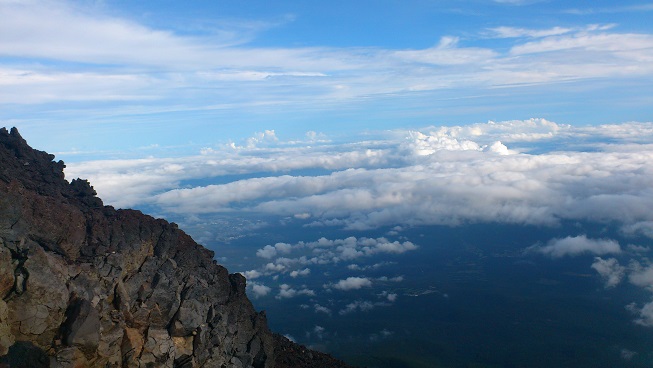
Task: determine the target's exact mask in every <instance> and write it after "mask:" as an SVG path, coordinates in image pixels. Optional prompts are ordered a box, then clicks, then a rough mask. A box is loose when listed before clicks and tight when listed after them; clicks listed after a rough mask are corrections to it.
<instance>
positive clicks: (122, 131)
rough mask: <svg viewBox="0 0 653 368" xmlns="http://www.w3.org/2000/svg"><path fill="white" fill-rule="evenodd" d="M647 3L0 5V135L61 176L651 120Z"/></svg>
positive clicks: (455, 0)
mask: <svg viewBox="0 0 653 368" xmlns="http://www.w3.org/2000/svg"><path fill="white" fill-rule="evenodd" d="M652 12H653V3H651V2H646V1H620V2H619V3H615V2H612V1H593V2H591V4H588V3H587V2H585V1H537V0H532V1H529V0H524V1H518V0H515V1H508V0H496V1H492V0H487V1H484V0H451V1H427V0H420V1H391V0H384V1H355V2H351V1H330V2H300V1H275V2H274V3H273V4H272V3H270V2H267V1H247V2H243V1H193V2H190V3H188V2H186V3H179V2H175V1H156V2H154V1H139V2H134V1H70V2H68V1H50V0H46V1H30V0H26V1H14V0H2V2H1V3H0V16H2V19H3V22H2V24H0V77H1V78H0V122H1V123H2V124H3V125H6V126H18V127H19V129H20V130H21V131H22V132H24V133H26V134H27V135H28V136H29V137H31V141H32V142H34V143H35V144H36V145H38V146H39V147H41V148H43V149H46V150H48V151H50V152H55V153H57V154H58V156H59V157H61V158H65V159H66V161H71V160H74V161H80V160H84V159H86V158H88V157H90V156H92V155H95V156H94V157H118V156H121V157H124V156H128V157H136V156H139V155H140V156H146V155H147V154H149V153H155V152H159V151H162V152H165V154H167V155H179V154H187V153H189V152H191V151H192V150H195V151H197V150H198V149H200V148H202V146H205V145H210V144H215V143H224V142H228V141H230V140H231V141H236V142H240V141H242V140H245V139H247V137H250V136H251V135H252V134H254V133H256V132H263V131H265V130H274V131H275V132H276V133H277V134H278V135H280V136H282V137H285V138H286V139H298V138H301V137H303V136H304V134H306V133H307V132H318V133H324V134H329V135H331V136H337V137H340V138H343V139H344V138H347V137H350V136H351V135H352V134H357V133H360V132H365V131H379V130H387V129H394V128H406V127H412V128H419V127H424V126H430V125H465V124H473V123H482V122H487V121H490V120H492V121H504V120H514V119H519V120H524V119H530V118H544V119H548V120H551V121H555V122H556V123H561V124H572V125H596V124H607V123H619V122H629V121H639V122H643V121H649V120H650V115H651V107H650V106H651V105H652V103H651V102H653V101H652V100H653V89H652V88H650V86H651V85H652V84H651V81H652V74H653V67H652V65H653V63H652V62H651V61H652V60H653V51H652V46H653V35H652V30H651V25H650V21H649V20H650V16H651V13H652Z"/></svg>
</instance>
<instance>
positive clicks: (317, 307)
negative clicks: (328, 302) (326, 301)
mask: <svg viewBox="0 0 653 368" xmlns="http://www.w3.org/2000/svg"><path fill="white" fill-rule="evenodd" d="M313 308H314V309H315V313H324V314H326V315H329V316H330V315H331V309H329V308H327V307H325V306H322V305H319V304H317V303H316V304H315V305H313Z"/></svg>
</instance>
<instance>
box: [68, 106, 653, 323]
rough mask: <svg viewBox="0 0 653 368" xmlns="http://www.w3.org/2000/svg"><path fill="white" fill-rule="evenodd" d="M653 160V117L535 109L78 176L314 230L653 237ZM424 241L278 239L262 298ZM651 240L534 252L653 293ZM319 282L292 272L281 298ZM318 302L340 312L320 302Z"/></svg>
mask: <svg viewBox="0 0 653 368" xmlns="http://www.w3.org/2000/svg"><path fill="white" fill-rule="evenodd" d="M652 162H653V123H650V122H628V123H620V124H610V125H588V126H572V125H563V124H557V123H555V122H552V121H548V120H546V119H529V120H516V121H503V122H488V123H479V124H472V125H466V126H432V127H425V128H420V129H411V130H401V129H399V130H389V131H379V132H374V133H370V132H367V133H365V134H363V133H361V135H359V136H355V137H349V139H347V140H344V139H340V140H335V139H332V138H330V137H328V136H325V135H323V134H320V133H316V132H308V133H307V135H306V138H305V139H303V140H299V141H285V140H283V139H282V138H280V137H279V135H278V134H277V132H275V131H273V130H268V131H264V132H261V133H257V134H255V135H254V136H253V137H251V138H250V139H248V140H246V141H244V142H231V143H229V144H226V145H215V146H213V147H206V148H203V149H202V150H201V151H200V152H197V154H195V155H192V156H184V157H168V158H165V157H150V158H140V159H133V160H105V161H89V162H80V163H72V164H69V165H68V167H67V168H66V176H67V177H68V178H75V177H82V178H88V179H89V180H90V181H91V182H92V184H93V186H94V187H95V189H96V190H97V191H98V193H99V195H100V196H101V197H102V198H103V199H104V200H105V202H106V203H107V204H111V205H114V206H117V207H137V208H138V207H143V206H147V207H148V208H154V209H156V211H157V212H158V213H160V214H175V215H176V216H180V217H183V218H185V219H186V221H187V222H189V223H191V222H193V221H195V222H199V221H202V219H203V218H205V217H207V216H212V215H215V214H221V215H226V216H228V215H230V214H237V215H238V216H239V217H243V216H245V217H246V216H247V215H248V214H251V215H261V214H263V215H266V216H271V217H277V218H279V219H285V220H284V221H295V222H301V223H302V224H303V226H304V227H305V228H307V229H310V228H316V227H317V228H324V227H331V228H341V229H348V230H356V231H365V230H370V229H379V228H385V227H387V228H388V229H392V230H391V231H390V232H389V233H388V234H397V233H400V232H401V229H403V228H406V227H414V226H423V225H449V226H463V225H465V224H470V223H500V224H513V225H540V226H551V227H553V226H558V225H559V224H560V223H561V222H564V221H584V222H594V223H605V224H612V225H615V224H616V225H617V227H618V228H619V229H620V232H621V233H622V235H623V236H624V237H625V238H628V237H629V236H632V237H639V238H642V237H644V238H648V239H653V211H651V208H653V185H652V183H653V165H652V164H651V163H652ZM419 246H420V245H419V244H413V243H412V242H410V241H405V240H404V241H399V240H393V239H386V238H366V237H364V236H359V237H350V238H344V239H326V238H321V239H319V238H315V239H310V240H307V241H305V242H298V243H294V244H287V243H276V244H269V245H266V246H265V247H262V248H260V249H259V250H258V251H257V253H256V256H257V257H258V258H259V259H261V261H262V263H261V267H260V268H258V269H252V270H248V271H243V273H244V274H245V275H246V276H247V277H248V278H249V279H250V280H251V282H250V283H249V290H250V293H252V295H253V296H255V297H262V296H267V295H272V294H273V293H272V288H270V287H269V286H267V285H264V284H263V283H262V282H259V281H258V280H257V278H258V277H262V276H266V277H273V276H274V275H286V276H290V277H291V278H292V279H298V278H301V277H303V276H307V275H309V274H310V272H311V267H312V266H314V265H324V264H341V265H343V267H344V266H345V265H346V266H347V267H349V270H351V271H358V272H361V271H363V270H364V269H365V267H372V266H373V265H364V264H363V265H361V264H357V263H356V261H357V260H359V259H363V258H365V257H369V256H371V255H385V256H387V257H388V259H390V258H391V257H392V256H393V255H396V254H400V253H403V252H409V251H414V250H415V249H418V248H419ZM648 251H649V247H648V244H619V242H618V241H617V240H614V239H594V238H590V237H588V236H586V234H582V233H581V234H578V235H577V236H570V237H566V238H564V237H563V238H559V239H548V240H547V242H545V243H543V244H537V245H533V246H531V247H527V248H526V249H525V253H537V254H541V255H542V256H546V257H552V258H562V257H574V256H578V255H583V254H584V255H587V254H590V255H595V256H596V258H595V259H594V262H593V263H592V264H591V265H588V268H589V267H591V268H592V269H594V270H595V271H596V273H597V275H598V276H597V277H601V278H602V279H603V280H604V281H605V286H606V288H613V287H617V286H618V285H619V284H620V283H622V282H625V281H626V280H627V281H628V282H630V283H631V284H633V285H636V286H640V287H642V288H644V289H647V290H650V291H652V292H653V265H652V264H651V262H650V261H649V260H648V258H647V254H648ZM615 256H619V257H620V258H619V259H617V258H614V257H615ZM357 268H358V269H357ZM393 277H394V278H395V281H396V282H401V277H400V276H399V275H394V276H393ZM390 278H392V276H391V277H386V280H383V282H388V280H389V279H390ZM377 282H378V280H376V279H373V278H370V277H365V276H364V275H362V274H361V275H354V276H351V277H348V278H344V279H339V280H332V281H329V282H327V283H325V284H324V285H323V286H322V290H323V291H332V290H339V291H349V290H358V289H361V288H368V287H370V286H372V285H373V284H375V283H377ZM318 292H320V291H319V290H314V289H310V288H308V287H306V285H296V286H293V285H290V284H288V283H283V284H281V285H279V286H278V291H277V292H276V293H275V294H276V295H275V296H276V298H278V299H284V298H292V297H295V296H298V295H306V296H311V295H315V293H318ZM384 292H385V295H380V296H379V298H378V300H376V301H368V300H354V301H352V302H351V303H350V304H348V305H347V306H345V307H344V308H342V309H341V310H340V311H339V313H340V314H346V313H351V312H354V311H356V310H359V311H360V310H365V309H366V308H373V307H375V306H376V305H383V304H386V303H392V302H393V301H394V300H395V299H396V295H395V294H391V293H389V292H388V291H387V290H386V291H384ZM375 303H376V304H375ZM312 308H314V309H315V311H316V313H328V314H331V313H332V311H331V309H329V308H327V307H326V306H322V305H320V304H317V303H316V304H314V305H313V306H312ZM628 308H629V310H631V311H632V312H633V313H634V314H635V315H636V316H635V317H636V319H635V321H636V322H637V323H639V324H642V325H646V326H653V302H651V303H648V304H645V305H641V306H638V305H635V304H631V305H629V306H628Z"/></svg>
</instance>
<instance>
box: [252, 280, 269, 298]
mask: <svg viewBox="0 0 653 368" xmlns="http://www.w3.org/2000/svg"><path fill="white" fill-rule="evenodd" d="M247 289H248V290H250V291H251V295H252V296H253V297H254V298H259V297H263V296H266V295H268V294H269V293H270V291H272V289H271V288H270V287H268V286H265V285H263V284H261V283H257V282H248V283H247Z"/></svg>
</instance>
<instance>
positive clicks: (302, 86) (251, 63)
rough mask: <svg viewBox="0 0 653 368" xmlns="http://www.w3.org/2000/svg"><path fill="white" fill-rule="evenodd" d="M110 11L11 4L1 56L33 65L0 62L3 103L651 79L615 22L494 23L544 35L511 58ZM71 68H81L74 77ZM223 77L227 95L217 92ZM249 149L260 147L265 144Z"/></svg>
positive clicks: (161, 102)
mask: <svg viewBox="0 0 653 368" xmlns="http://www.w3.org/2000/svg"><path fill="white" fill-rule="evenodd" d="M501 1H503V2H504V3H510V4H524V3H530V2H532V1H525V0H501ZM108 8H109V7H101V6H92V5H89V4H88V3H83V4H82V3H71V2H64V1H38V2H37V1H24V2H4V3H3V6H2V7H1V8H0V18H1V19H3V20H5V21H4V22H2V24H0V51H1V52H2V54H3V56H6V57H8V58H9V59H13V60H26V62H22V63H16V62H15V61H14V62H13V63H11V64H10V63H6V64H2V66H1V68H2V69H1V70H2V71H0V74H2V75H3V76H7V78H0V83H4V84H6V85H7V86H8V88H6V90H7V91H11V93H3V94H1V95H0V99H1V100H2V101H3V102H5V103H7V102H11V103H18V104H21V103H24V104H33V103H35V104H38V103H44V102H48V103H50V102H56V101H59V102H61V101H69V100H75V101H86V102H88V101H100V103H97V104H93V105H92V106H94V107H95V108H97V109H99V110H101V111H100V112H98V111H93V116H96V115H109V114H115V112H114V111H113V110H114V109H115V106H109V107H106V106H104V104H103V103H104V102H105V101H109V100H132V101H144V100H145V101H149V102H151V105H149V104H148V106H146V107H147V109H148V110H149V109H151V113H153V114H154V113H157V112H159V111H174V110H177V111H189V110H195V111H210V110H211V109H238V108H242V107H243V106H270V105H282V106H289V105H290V103H295V104H297V103H299V102H301V103H304V104H320V106H322V105H323V104H324V102H325V101H331V102H334V101H341V100H343V99H359V98H361V97H365V98H370V97H376V96H383V97H385V96H388V95H389V94H397V93H400V94H403V93H412V92H415V91H417V92H419V91H431V90H442V89H449V88H462V89H464V88H470V87H474V88H478V87H481V88H487V87H497V86H505V85H513V84H521V85H523V84H539V83H555V82H560V81H578V80H583V79H585V80H589V79H594V78H601V79H609V78H618V79H621V78H624V77H633V76H634V77H637V76H642V75H644V76H650V75H651V74H652V73H653V67H651V66H649V65H648V64H650V63H647V61H650V60H651V57H652V54H651V49H650V47H647V46H648V45H649V44H650V43H651V39H652V38H651V35H650V34H646V33H641V34H634V33H618V32H616V31H614V30H612V29H610V28H609V27H606V26H597V27H591V26H586V27H576V28H574V29H569V28H563V27H553V28H549V29H544V30H532V29H524V28H514V27H507V26H503V27H496V28H493V29H492V32H493V33H495V34H497V35H499V36H500V37H517V36H528V37H537V39H536V40H535V41H532V42H524V40H522V39H521V38H517V42H516V45H515V47H513V48H512V50H511V51H510V52H509V53H507V52H505V50H503V49H500V48H495V47H494V45H492V44H488V45H483V46H471V45H472V44H478V43H479V42H478V38H481V39H483V38H482V37H483V35H478V36H477V37H476V39H474V37H473V35H472V36H471V37H470V38H472V40H471V41H469V44H465V42H464V41H466V40H461V39H459V38H458V37H456V36H451V35H443V36H441V38H440V41H439V42H438V44H437V45H435V46H432V47H427V48H418V49H391V48H386V49H383V48H378V47H377V48H372V47H367V46H365V45H363V46H361V47H348V48H337V47H320V46H314V47H300V46H296V47H254V46H252V44H251V43H248V41H250V40H252V37H253V34H256V33H257V32H258V31H259V30H264V29H269V28H270V27H274V26H275V25H278V24H284V22H287V21H288V20H282V21H280V22H279V21H277V22H268V23H269V24H263V25H262V24H260V23H262V22H256V21H247V20H241V21H239V22H230V23H229V24H222V25H221V26H220V27H215V28H217V29H213V30H212V31H211V32H204V33H205V34H203V35H197V33H195V34H196V35H193V36H189V35H188V33H185V34H182V33H181V32H176V31H175V30H174V29H172V28H171V27H169V25H166V24H160V26H159V28H155V27H152V26H148V25H145V24H142V23H139V22H138V21H137V20H136V19H135V18H131V19H130V18H127V17H119V16H117V15H116V14H115V13H113V14H112V13H111V12H110V11H108V10H107V9H108ZM193 21H196V19H193ZM223 23H225V22H223ZM256 23H258V24H256ZM263 23H265V22H263ZM165 27H168V28H165ZM207 33H208V34H207ZM15 35H20V37H15ZM81 35H83V37H82V36H81ZM528 40H531V38H528ZM98 45H102V47H99V46H98ZM561 52H564V55H561ZM515 56H517V57H515ZM561 56H567V57H561ZM16 64H18V65H16ZM71 65H74V66H75V68H76V69H79V70H80V72H77V73H70V72H69V70H70V66H71ZM216 81H217V82H219V83H220V84H221V85H222V86H223V88H214V87H215V83H216ZM289 91H291V92H289ZM215 101H221V104H219V105H218V104H216V103H215ZM144 108H145V107H144ZM75 111H79V109H75ZM143 111H144V109H140V113H141V114H142V113H143ZM82 120H89V119H82ZM78 126H79V125H78ZM263 134H264V135H265V134H266V133H265V132H263ZM251 143H252V144H253V146H258V145H259V143H261V141H260V140H258V138H257V139H254V140H253V141H252V142H251Z"/></svg>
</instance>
